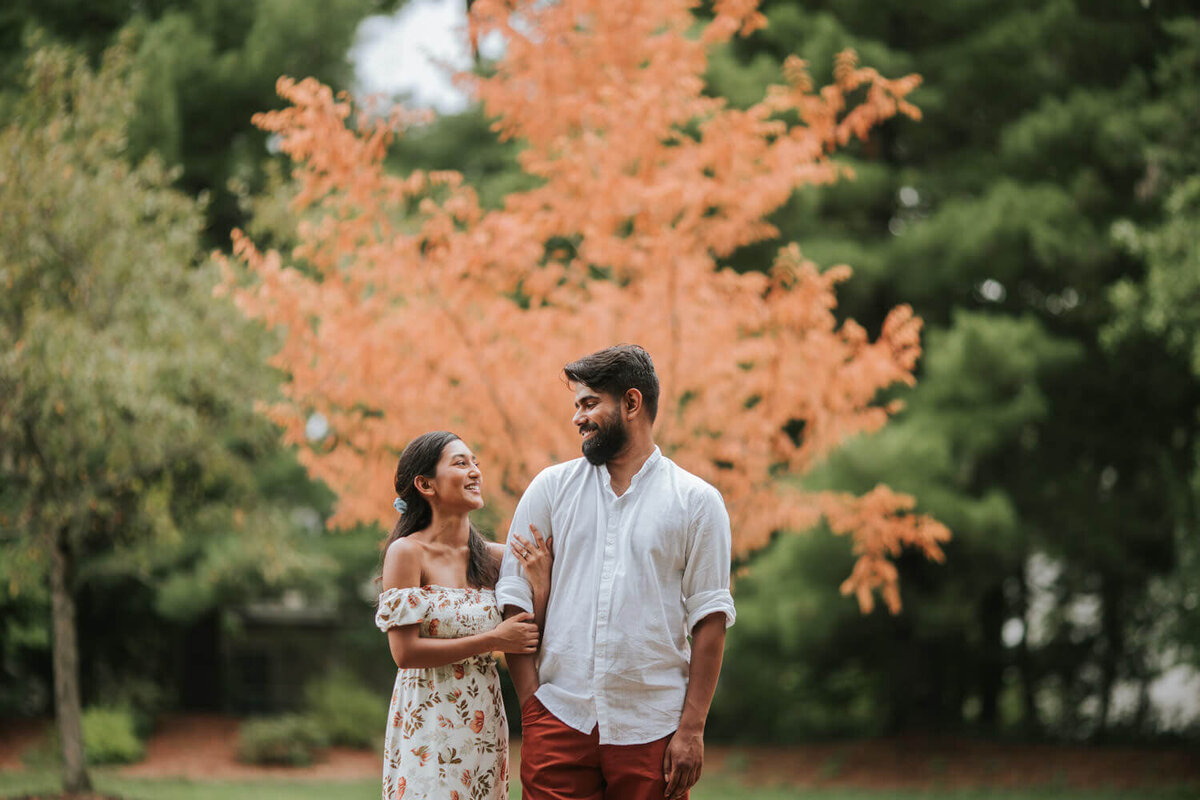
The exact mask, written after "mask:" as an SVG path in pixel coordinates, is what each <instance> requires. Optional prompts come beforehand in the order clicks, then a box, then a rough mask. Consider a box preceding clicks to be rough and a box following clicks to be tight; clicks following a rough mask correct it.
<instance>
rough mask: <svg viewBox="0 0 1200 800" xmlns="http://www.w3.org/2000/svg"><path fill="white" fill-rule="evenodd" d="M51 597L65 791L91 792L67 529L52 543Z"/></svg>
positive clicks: (58, 534) (56, 706) (55, 701)
mask: <svg viewBox="0 0 1200 800" xmlns="http://www.w3.org/2000/svg"><path fill="white" fill-rule="evenodd" d="M50 561H51V567H50V597H51V602H52V608H53V615H54V709H55V716H56V718H57V722H58V734H59V738H60V739H61V740H62V755H63V790H64V791H66V792H68V793H75V792H86V791H91V788H92V781H91V778H89V777H88V772H87V764H86V763H85V762H84V757H83V713H82V708H81V707H80V701H79V649H78V644H77V642H76V637H75V598H74V597H73V596H72V595H71V589H70V586H71V556H70V549H69V545H68V544H67V535H66V531H65V530H59V531H57V532H56V533H55V534H54V535H53V538H52V540H51V546H50Z"/></svg>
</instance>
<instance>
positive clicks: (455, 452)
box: [417, 439, 483, 511]
mask: <svg viewBox="0 0 1200 800" xmlns="http://www.w3.org/2000/svg"><path fill="white" fill-rule="evenodd" d="M426 481H427V484H426V485H427V486H428V488H429V489H430V490H432V495H430V494H426V495H425V496H426V497H428V498H429V503H430V505H433V506H436V507H438V508H439V509H442V510H444V511H463V510H466V511H474V510H475V509H477V508H483V473H481V472H480V471H479V459H477V458H475V454H474V453H472V452H471V448H469V447H467V445H466V443H465V442H464V441H462V440H461V439H455V440H454V441H452V442H450V443H449V444H447V445H446V446H445V447H443V448H442V457H441V458H440V459H438V464H437V472H436V473H435V474H434V477H433V480H429V479H426ZM417 488H418V489H419V488H421V487H420V485H418V487H417Z"/></svg>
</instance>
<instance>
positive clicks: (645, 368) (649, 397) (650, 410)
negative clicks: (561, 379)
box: [563, 344, 658, 422]
mask: <svg viewBox="0 0 1200 800" xmlns="http://www.w3.org/2000/svg"><path fill="white" fill-rule="evenodd" d="M563 373H565V374H566V376H567V380H569V381H570V382H571V383H582V384H583V385H584V386H587V387H588V388H590V389H595V390H596V391H597V392H604V393H605V394H610V395H612V396H613V397H616V398H617V399H618V400H620V399H621V398H622V397H624V396H625V392H627V391H629V390H630V389H637V390H638V391H639V392H641V393H642V402H643V403H644V404H645V406H646V413H647V414H649V415H650V421H651V422H654V418H655V417H656V416H658V375H657V373H655V372H654V362H653V361H651V360H650V354H649V353H647V352H646V351H645V350H644V349H643V348H641V347H639V346H638V345H636V344H618V345H616V346H614V347H606V348H604V349H603V350H599V351H597V352H595V353H592V354H591V355H590V356H584V357H583V358H581V359H579V360H578V361H572V362H571V363H570V364H567V365H566V366H565V367H563Z"/></svg>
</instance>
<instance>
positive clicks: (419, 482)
mask: <svg viewBox="0 0 1200 800" xmlns="http://www.w3.org/2000/svg"><path fill="white" fill-rule="evenodd" d="M413 486H414V487H415V488H416V490H417V491H418V492H420V493H421V494H422V495H424V496H425V497H433V493H434V492H433V483H432V482H431V481H430V480H429V478H426V477H425V476H424V475H418V476H417V477H415V478H413Z"/></svg>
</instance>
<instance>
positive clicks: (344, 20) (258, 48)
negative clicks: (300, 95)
mask: <svg viewBox="0 0 1200 800" xmlns="http://www.w3.org/2000/svg"><path fill="white" fill-rule="evenodd" d="M395 6H396V2H395V0H257V1H256V2H244V0H172V1H171V2H166V1H165V0H150V2H138V3H131V2H123V1H120V2H118V1H117V0H97V2H89V3H84V4H80V3H63V2H43V1H42V0H8V2H6V3H4V7H3V9H2V10H0V87H5V86H7V87H15V86H17V85H19V82H18V76H19V75H20V73H21V68H22V65H23V63H24V60H25V57H26V55H27V51H28V48H27V46H26V45H27V42H28V40H29V37H30V35H31V31H35V30H36V31H43V32H45V34H46V35H48V36H49V37H50V38H51V39H53V40H55V41H58V42H61V43H64V44H68V45H71V46H74V47H77V48H79V49H80V50H82V51H84V52H86V53H88V54H89V55H90V56H91V57H92V58H93V59H96V58H99V55H100V53H102V52H103V51H104V50H105V48H106V47H108V46H109V45H111V44H112V43H113V42H114V41H116V39H117V37H118V36H120V35H122V33H125V34H127V35H131V36H132V37H133V42H134V44H133V45H132V47H133V53H132V58H133V60H134V62H135V63H136V64H137V66H138V68H139V70H140V71H141V73H142V74H143V75H144V76H145V77H144V79H143V80H142V82H141V85H140V86H139V89H138V93H137V95H136V97H135V101H134V102H135V106H134V109H135V110H134V111H133V112H132V113H131V115H130V121H129V125H128V136H129V139H130V151H129V152H130V155H132V156H133V157H134V158H137V157H140V156H142V155H145V154H146V153H148V152H151V151H153V152H156V153H158V154H159V156H160V157H161V158H162V159H163V160H164V162H165V163H166V164H168V165H171V166H176V165H178V166H181V167H182V171H181V172H180V173H179V174H178V179H177V185H178V186H179V187H180V188H181V189H183V190H184V191H186V192H187V193H189V194H192V195H197V194H199V193H201V192H204V193H207V194H208V195H209V198H210V199H209V202H208V203H207V205H206V207H205V211H206V223H205V241H206V242H207V243H208V244H209V245H211V246H213V247H222V248H224V247H228V244H229V231H230V230H231V229H233V228H234V227H235V226H237V225H240V224H242V223H243V222H244V217H243V214H242V211H241V209H240V207H239V204H238V194H239V193H240V192H246V191H257V190H258V189H260V188H261V187H262V185H263V167H264V165H265V164H266V163H267V162H268V161H269V159H270V158H271V156H270V154H269V152H268V150H267V141H266V137H265V135H264V134H263V133H262V132H261V131H258V130H257V129H255V128H254V127H253V126H251V125H250V124H249V122H250V117H251V116H252V115H253V114H255V113H257V112H259V111H262V110H263V109H266V108H271V107H276V106H278V105H279V99H278V97H277V96H276V94H275V80H276V78H278V77H279V76H280V75H295V76H300V77H303V76H310V75H311V76H314V77H316V78H318V79H319V80H321V81H323V82H325V83H327V84H329V85H332V86H335V87H338V88H343V89H348V88H350V86H351V79H352V74H351V65H350V62H349V59H348V58H347V53H348V52H349V49H350V45H351V44H352V42H353V40H354V35H355V31H356V29H357V27H358V24H359V22H361V21H362V19H363V18H364V17H366V16H367V15H368V14H371V13H380V12H385V11H388V10H390V9H391V8H394V7H395ZM13 102H15V95H14V94H13V93H11V92H9V93H7V95H6V93H5V92H4V90H3V89H0V120H2V119H3V118H4V117H5V116H7V112H6V110H5V109H8V108H11V105H12V103H13Z"/></svg>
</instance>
